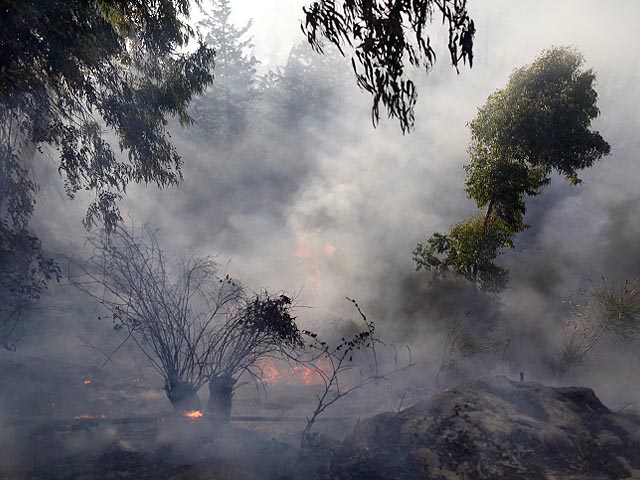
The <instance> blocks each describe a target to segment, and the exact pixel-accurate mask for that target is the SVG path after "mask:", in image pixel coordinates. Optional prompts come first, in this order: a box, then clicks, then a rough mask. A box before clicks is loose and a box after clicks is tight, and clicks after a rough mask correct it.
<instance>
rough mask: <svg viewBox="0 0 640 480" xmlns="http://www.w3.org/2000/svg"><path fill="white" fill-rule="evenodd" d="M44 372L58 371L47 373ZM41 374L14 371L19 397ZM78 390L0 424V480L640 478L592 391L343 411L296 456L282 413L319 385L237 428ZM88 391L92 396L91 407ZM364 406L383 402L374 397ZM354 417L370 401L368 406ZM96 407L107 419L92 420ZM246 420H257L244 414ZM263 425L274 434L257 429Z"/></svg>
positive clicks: (479, 387)
mask: <svg viewBox="0 0 640 480" xmlns="http://www.w3.org/2000/svg"><path fill="white" fill-rule="evenodd" d="M36 363H37V362H36V361H35V360H32V364H33V365H35V364H36ZM38 372H39V373H40V374H41V375H42V374H48V373H51V370H49V369H48V367H46V366H42V365H41V366H40V368H39V370H38ZM18 373H19V374H20V378H21V381H17V374H18ZM75 373H76V372H74V374H75ZM33 375H35V371H28V370H27V369H23V370H22V371H20V372H18V371H16V376H14V377H13V379H14V381H15V383H14V384H13V387H14V391H19V390H21V389H23V388H24V386H25V384H27V383H30V380H32V378H31V377H32V376H33ZM286 375H288V374H287V372H286V371H284V370H283V371H282V372H281V373H280V376H282V377H284V376H286ZM70 376H71V375H70ZM81 378H82V377H80V380H78V379H77V377H76V382H75V383H77V384H78V385H77V386H75V385H73V382H72V384H70V385H68V388H66V389H64V390H67V391H68V392H69V398H66V399H63V398H60V397H59V402H60V403H59V407H57V408H59V410H58V411H57V413H56V414H53V413H52V412H49V413H48V414H46V415H45V414H43V413H40V414H37V413H36V412H35V410H38V409H41V407H35V406H33V405H32V406H29V405H24V404H23V405H22V409H21V410H17V411H16V414H15V415H12V416H5V417H4V418H3V419H2V436H1V437H0V441H1V442H2V445H1V447H2V448H1V450H0V451H1V452H2V461H1V462H0V465H2V466H1V467H0V468H1V469H0V474H1V475H2V478H8V479H42V480H45V479H46V480H58V479H84V480H88V479H103V478H136V479H149V480H151V479H154V480H155V479H167V480H168V479H173V480H178V479H185V480H186V479H212V478H215V479H252V480H254V479H255V480H272V479H273V480H275V479H280V480H285V479H292V480H293V479H298V478H317V479H327V480H328V479H363V480H364V479H388V478H394V479H443V480H444V479H453V478H465V479H513V478H528V479H558V478H563V479H575V480H578V479H584V480H587V479H622V478H640V456H639V454H638V452H640V417H639V416H636V415H635V414H634V413H633V412H632V411H629V409H626V411H625V412H613V411H611V410H610V409H608V408H607V407H606V406H605V405H603V404H602V403H601V402H600V400H599V399H598V398H597V397H596V396H595V394H594V393H593V391H592V390H590V389H587V388H574V387H549V386H544V385H542V384H539V383H535V382H526V381H525V382H520V381H514V380H509V379H508V378H506V377H487V378H483V379H479V380H472V381H468V382H464V383H462V384H460V385H459V386H457V387H456V388H452V389H449V390H446V391H444V392H442V393H438V394H428V393H424V392H423V393H422V394H418V395H417V397H418V398H419V397H422V398H421V399H420V400H419V401H418V402H417V403H415V404H411V403H412V402H413V401H414V400H415V398H413V399H412V400H410V401H409V402H408V403H407V404H405V405H404V406H403V405H401V404H399V405H396V406H395V408H393V411H388V412H386V413H380V414H378V415H375V416H369V413H370V412H373V410H364V409H360V410H357V409H355V408H343V409H337V410H338V412H339V415H341V416H342V417H343V418H339V419H337V418H333V419H328V421H327V422H326V423H324V424H323V425H324V428H320V430H319V431H320V432H321V433H320V434H319V435H318V436H317V437H316V438H315V441H314V444H313V446H312V447H311V448H305V449H302V450H301V449H300V448H299V447H298V446H297V444H296V439H297V438H298V435H299V433H300V429H301V426H302V425H301V423H300V418H299V417H298V418H297V419H296V417H295V413H296V412H297V411H300V410H297V409H296V408H293V407H292V408H291V409H289V410H288V411H283V410H282V406H283V405H286V404H287V403H289V404H291V405H293V404H298V405H297V407H298V408H299V407H301V405H302V404H305V403H307V404H308V396H309V394H310V393H312V392H310V391H309V390H308V389H309V388H313V386H309V385H304V377H299V378H298V377H296V376H295V374H294V375H293V376H291V377H290V383H293V384H296V385H289V386H288V387H287V388H279V389H278V388H275V387H273V388H269V387H268V388H269V389H270V390H272V391H273V392H274V393H275V395H274V396H273V397H271V399H270V401H267V400H265V399H262V400H260V401H257V400H256V399H255V397H254V398H253V399H252V398H251V395H248V396H245V395H242V396H241V397H244V398H240V399H239V400H238V402H237V404H238V406H237V408H236V411H235V412H234V414H235V415H234V417H232V421H231V423H230V425H221V424H220V423H218V422H216V421H215V420H214V419H213V418H210V417H208V416H207V415H205V414H203V413H201V412H188V413H187V412H185V414H182V415H176V414H175V413H172V412H170V411H168V410H164V411H163V410H162V409H161V408H160V409H159V410H158V412H157V413H156V414H154V415H148V414H147V415H142V414H140V415H131V414H130V415H129V416H128V417H118V413H117V409H115V408H111V409H110V410H109V406H111V407H115V404H117V403H119V402H120V403H128V404H129V406H131V405H134V404H135V402H136V399H138V401H141V400H140V398H141V397H144V398H146V404H145V410H147V409H150V408H153V407H154V406H156V407H158V405H157V404H158V403H160V402H157V401H153V400H150V399H149V398H150V397H153V396H152V395H149V391H150V389H149V387H147V386H146V385H144V384H142V385H134V384H133V383H131V382H129V383H125V384H112V383H111V382H112V381H113V380H114V379H109V378H102V379H101V380H100V381H97V380H96V381H95V382H94V381H93V380H92V381H91V382H92V383H91V384H86V385H85V383H84V380H81ZM69 379H70V378H62V376H59V377H58V378H56V379H55V380H56V381H68V380H69ZM33 380H35V379H33ZM20 382H22V385H21V384H20ZM38 383H40V382H38ZM297 383H300V384H297ZM2 387H3V389H5V388H6V387H7V385H6V384H3V385H2ZM280 387H282V385H280ZM85 388H91V389H93V392H92V393H86V390H85V393H84V394H83V393H82V392H83V389H85ZM52 390H53V389H52ZM278 390H279V391H278ZM54 391H55V390H54ZM383 392H384V390H383ZM36 393H37V392H33V391H32V392H31V394H30V395H31V397H33V396H37V395H36ZM40 393H42V392H40ZM245 393H246V392H245ZM109 395H111V398H110V399H107V398H105V397H108V396H109ZM365 396H371V397H374V398H375V399H376V400H379V399H380V398H381V397H383V396H384V395H383V393H381V392H380V389H379V388H378V391H377V392H376V391H375V390H373V391H370V392H366V395H365ZM70 398H74V399H75V402H76V403H75V404H73V407H72V405H71V404H68V405H67V407H66V408H84V410H86V411H89V412H91V413H87V414H81V415H76V416H75V418H73V417H69V416H68V415H69V414H68V413H67V411H66V410H65V402H67V403H68V402H69V400H70ZM157 398H158V397H157V396H156V400H157ZM270 402H272V403H270ZM17 403H18V402H17ZM374 403H376V402H372V403H370V405H373V404H374ZM82 404H84V407H80V406H79V405H82ZM350 404H351V405H352V406H353V403H352V402H351V403H346V404H345V406H347V407H348V405H350ZM357 404H359V405H363V404H367V402H366V400H364V399H363V398H362V397H359V398H358V402H357ZM17 406H18V405H17V404H16V405H15V407H16V408H17ZM274 406H277V408H274ZM100 408H102V409H107V410H103V411H107V412H109V413H108V414H97V412H98V409H100ZM30 409H34V412H33V413H32V414H31V415H30V414H29V413H28V412H29V410H30ZM84 410H82V411H84ZM301 410H302V409H301ZM631 410H633V409H631ZM147 411H150V410H147ZM247 412H252V413H254V416H253V417H250V418H248V417H247V416H243V415H241V414H242V413H247ZM256 413H258V414H260V415H261V418H260V419H261V420H269V421H268V422H265V421H260V422H257V421H255V420H257V419H258V416H256V415H255V414H256ZM329 423H330V427H328V425H329ZM327 427H328V428H327ZM330 435H331V436H330ZM26 445H29V447H28V448H26V447H25V446H26Z"/></svg>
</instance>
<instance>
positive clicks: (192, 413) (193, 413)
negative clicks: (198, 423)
mask: <svg viewBox="0 0 640 480" xmlns="http://www.w3.org/2000/svg"><path fill="white" fill-rule="evenodd" d="M182 416H183V417H187V418H188V419H190V420H196V419H198V418H202V417H203V416H204V414H203V413H202V412H201V411H200V410H189V411H188V412H184V413H183V414H182Z"/></svg>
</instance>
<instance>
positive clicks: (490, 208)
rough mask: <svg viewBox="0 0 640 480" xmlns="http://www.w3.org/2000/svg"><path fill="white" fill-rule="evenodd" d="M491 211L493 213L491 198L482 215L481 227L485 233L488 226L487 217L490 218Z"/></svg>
mask: <svg viewBox="0 0 640 480" xmlns="http://www.w3.org/2000/svg"><path fill="white" fill-rule="evenodd" d="M492 211H493V197H491V200H489V204H488V205H487V211H486V212H485V214H484V222H483V223H482V226H483V228H484V231H485V232H486V231H487V226H488V225H489V217H490V216H491V212H492Z"/></svg>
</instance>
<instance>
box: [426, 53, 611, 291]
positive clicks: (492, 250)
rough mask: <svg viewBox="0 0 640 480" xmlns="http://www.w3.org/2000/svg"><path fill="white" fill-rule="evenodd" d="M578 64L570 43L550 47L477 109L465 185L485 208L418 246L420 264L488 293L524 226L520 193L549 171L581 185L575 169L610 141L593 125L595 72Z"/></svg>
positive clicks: (545, 180) (498, 283)
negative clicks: (501, 258) (505, 250)
mask: <svg viewBox="0 0 640 480" xmlns="http://www.w3.org/2000/svg"><path fill="white" fill-rule="evenodd" d="M583 63H584V59H583V57H582V55H580V54H579V53H578V52H577V51H575V50H574V49H571V48H552V49H550V50H547V51H545V52H543V53H542V54H541V55H540V56H539V57H538V58H537V59H536V60H535V61H534V62H533V63H532V64H531V65H528V66H525V67H522V68H519V69H517V70H516V71H515V72H514V73H513V74H512V75H511V77H510V78H509V82H508V84H507V86H506V87H505V88H504V89H502V90H497V91H496V92H495V93H493V94H492V95H490V96H489V98H488V99H487V102H486V103H485V105H484V106H482V107H481V108H480V109H478V115H477V116H476V118H475V119H474V120H472V121H471V122H470V124H469V126H470V128H471V144H470V146H469V155H470V157H471V161H470V162H469V164H468V165H466V166H465V170H466V172H467V179H466V181H465V185H466V191H467V194H468V196H469V197H470V198H472V199H474V200H475V201H476V204H477V206H478V208H479V209H484V210H485V211H484V214H482V215H480V216H477V217H473V218H471V219H469V220H467V221H465V222H462V223H459V224H458V225H456V226H454V227H452V229H451V233H450V234H449V235H446V234H441V233H435V234H434V235H433V236H432V237H431V238H430V239H429V240H428V241H427V245H426V246H425V245H423V244H418V246H417V247H416V249H415V250H414V260H415V261H416V266H417V269H420V268H427V269H435V270H442V269H444V270H451V271H453V272H455V273H456V274H460V275H462V276H464V277H465V278H466V279H468V280H470V281H473V282H475V283H476V284H477V285H479V286H480V287H482V288H485V289H488V290H492V291H499V290H501V289H502V288H504V287H505V286H506V281H507V271H506V270H505V269H504V268H501V267H498V266H497V265H495V263H494V262H493V261H494V260H495V258H496V257H497V256H498V255H499V254H500V252H501V250H502V249H503V248H505V247H509V248H513V237H514V236H515V235H516V234H517V233H519V232H522V231H523V230H525V229H527V228H529V225H527V224H526V223H525V222H524V214H525V212H526V206H525V196H535V195H538V194H539V193H540V192H541V191H542V189H543V187H544V186H546V185H548V184H549V182H550V181H551V174H552V172H554V171H555V172H558V173H560V174H562V175H564V176H565V177H567V179H568V180H569V182H570V183H571V184H572V185H576V184H579V183H580V181H581V180H580V179H579V178H578V172H579V171H580V170H582V169H584V168H587V167H590V166H591V165H593V163H594V162H595V161H596V160H598V159H600V158H601V157H602V156H604V155H607V154H609V151H610V147H609V144H608V143H607V142H606V141H605V140H604V139H603V138H602V136H601V135H600V133H599V132H597V131H593V130H591V128H590V127H591V121H592V120H593V119H594V118H596V117H597V116H598V115H599V113H600V112H599V110H598V108H597V106H596V101H597V98H598V95H597V93H596V91H595V90H594V88H593V82H594V80H595V74H594V72H593V71H592V70H590V69H588V70H583V69H582V65H583ZM439 255H440V257H439ZM442 255H444V258H442V257H441V256H442Z"/></svg>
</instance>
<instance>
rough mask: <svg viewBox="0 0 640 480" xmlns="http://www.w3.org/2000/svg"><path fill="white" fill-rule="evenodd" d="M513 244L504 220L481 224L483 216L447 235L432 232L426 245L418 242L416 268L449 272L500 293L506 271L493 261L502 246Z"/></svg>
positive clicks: (457, 226)
mask: <svg viewBox="0 0 640 480" xmlns="http://www.w3.org/2000/svg"><path fill="white" fill-rule="evenodd" d="M511 246H512V235H511V233H510V232H509V231H508V230H507V229H506V228H505V226H504V224H503V222H501V221H500V220H496V221H494V222H491V223H490V224H488V225H486V226H485V225H484V220H483V217H482V215H476V216H475V217H471V218H469V219H468V220H465V221H463V222H460V223H458V224H457V225H454V226H453V227H452V228H451V232H450V233H449V234H442V233H437V232H436V233H434V234H433V235H432V236H431V238H429V239H428V240H427V244H426V245H424V244H422V243H418V245H417V246H416V249H415V250H414V252H413V259H414V261H415V262H416V266H417V269H418V270H419V269H420V268H425V269H427V270H432V271H434V272H436V274H441V273H442V272H448V271H452V272H454V273H456V274H458V275H461V276H463V277H464V278H466V279H467V280H470V281H472V282H474V283H475V284H476V285H478V286H479V287H480V288H482V289H483V290H486V291H488V292H499V291H500V290H502V289H504V288H505V287H506V285H507V281H508V276H509V272H508V271H507V270H506V269H505V268H503V267H500V266H498V265H496V264H495V263H494V260H495V259H496V257H497V256H498V255H500V253H501V250H502V249H503V248H505V247H511Z"/></svg>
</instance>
